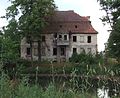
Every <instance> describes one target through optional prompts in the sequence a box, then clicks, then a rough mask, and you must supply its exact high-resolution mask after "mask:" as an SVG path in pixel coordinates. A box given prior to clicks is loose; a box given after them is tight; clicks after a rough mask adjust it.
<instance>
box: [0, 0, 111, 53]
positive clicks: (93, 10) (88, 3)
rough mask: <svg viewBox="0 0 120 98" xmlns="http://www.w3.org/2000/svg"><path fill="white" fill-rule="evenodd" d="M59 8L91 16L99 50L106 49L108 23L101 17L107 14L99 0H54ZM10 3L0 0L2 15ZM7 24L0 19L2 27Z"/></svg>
mask: <svg viewBox="0 0 120 98" xmlns="http://www.w3.org/2000/svg"><path fill="white" fill-rule="evenodd" d="M54 1H55V4H56V6H57V7H58V8H57V9H58V10H60V11H66V10H74V12H76V13H78V14H79V15H80V16H90V20H91V24H92V26H93V27H94V29H95V30H96V31H97V32H98V36H97V38H98V40H97V43H98V51H99V52H100V51H104V48H105V46H104V43H106V42H107V40H108V37H109V32H108V31H107V30H108V29H109V26H108V25H105V26H104V25H103V23H102V21H101V20H100V18H101V17H102V16H103V15H105V12H104V11H101V10H100V9H101V8H100V5H99V3H98V2H97V0H54ZM9 5H10V3H9V1H8V0H0V16H3V15H5V12H6V11H5V9H6V8H7V7H8V6H9ZM6 24H7V21H6V20H5V19H0V28H1V27H2V26H4V25H6Z"/></svg>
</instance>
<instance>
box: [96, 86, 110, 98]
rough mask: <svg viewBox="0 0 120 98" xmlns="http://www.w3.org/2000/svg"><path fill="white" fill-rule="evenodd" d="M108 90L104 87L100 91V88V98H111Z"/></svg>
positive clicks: (98, 90)
mask: <svg viewBox="0 0 120 98" xmlns="http://www.w3.org/2000/svg"><path fill="white" fill-rule="evenodd" d="M108 91H109V90H108V89H104V87H102V89H100V88H98V89H97V92H98V94H97V95H98V97H99V98H110V97H109V96H108Z"/></svg>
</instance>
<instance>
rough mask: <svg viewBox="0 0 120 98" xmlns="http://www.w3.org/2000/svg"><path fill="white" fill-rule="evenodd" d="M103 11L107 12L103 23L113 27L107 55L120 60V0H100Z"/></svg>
mask: <svg viewBox="0 0 120 98" xmlns="http://www.w3.org/2000/svg"><path fill="white" fill-rule="evenodd" d="M98 1H99V3H100V5H101V7H102V10H104V11H105V12H106V16H104V17H103V18H102V21H103V22H107V23H109V24H110V26H111V29H112V30H111V33H110V37H109V40H108V44H107V48H106V49H107V50H106V52H107V54H108V55H109V56H111V57H114V58H116V59H117V60H118V61H119V60H120V49H119V46H120V39H119V37H120V30H119V27H120V18H119V16H120V11H119V10H120V1H119V0H98Z"/></svg>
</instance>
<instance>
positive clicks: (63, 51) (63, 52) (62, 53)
mask: <svg viewBox="0 0 120 98" xmlns="http://www.w3.org/2000/svg"><path fill="white" fill-rule="evenodd" d="M60 50H61V55H65V48H63V47H61V49H60Z"/></svg>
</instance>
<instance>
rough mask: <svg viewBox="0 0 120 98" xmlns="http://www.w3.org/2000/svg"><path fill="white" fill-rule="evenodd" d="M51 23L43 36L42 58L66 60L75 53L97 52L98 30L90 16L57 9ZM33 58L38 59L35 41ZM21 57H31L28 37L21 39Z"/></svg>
mask: <svg viewBox="0 0 120 98" xmlns="http://www.w3.org/2000/svg"><path fill="white" fill-rule="evenodd" d="M48 22H49V25H47V26H46V28H45V29H44V30H43V32H42V34H41V36H42V38H41V40H42V45H41V47H42V48H41V55H42V56H41V58H42V60H52V61H66V60H68V59H69V58H70V57H71V56H72V54H73V53H75V52H76V53H78V54H79V53H81V52H82V51H85V52H86V53H89V52H91V53H92V54H96V52H97V31H96V30H95V29H94V28H93V27H92V25H91V21H90V17H89V16H86V17H82V16H80V15H78V14H77V13H75V12H74V11H71V10H70V11H56V12H55V14H54V15H53V16H52V17H51V18H50V19H49V20H48ZM32 50H33V51H32V55H33V59H34V60H37V59H38V50H37V43H36V42H34V43H33V49H32ZM21 57H22V58H24V59H30V58H31V57H30V45H29V43H27V41H26V38H23V40H22V41H21Z"/></svg>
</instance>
